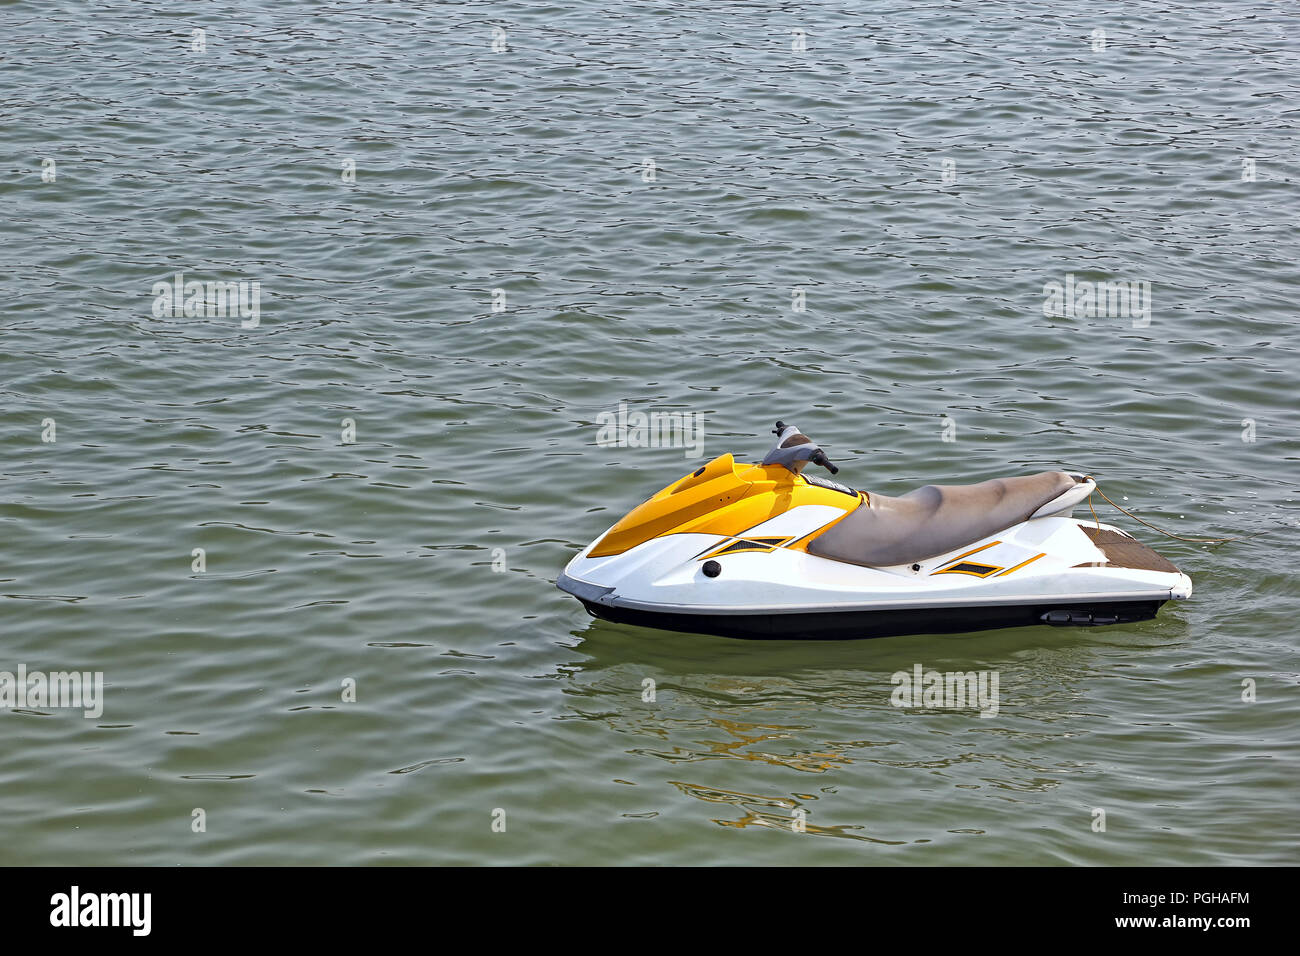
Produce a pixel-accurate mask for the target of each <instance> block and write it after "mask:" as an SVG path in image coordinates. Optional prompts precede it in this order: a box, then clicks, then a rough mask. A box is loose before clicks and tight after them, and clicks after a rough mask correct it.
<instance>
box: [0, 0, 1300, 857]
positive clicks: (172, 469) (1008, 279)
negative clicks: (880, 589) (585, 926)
mask: <svg viewBox="0 0 1300 956" xmlns="http://www.w3.org/2000/svg"><path fill="white" fill-rule="evenodd" d="M494 28H495V29H494ZM195 30H203V31H205V32H204V33H203V34H201V35H196V34H195V33H194V31H195ZM798 31H802V34H800V33H799V32H798ZM1095 31H1102V32H1101V33H1097V32H1095ZM801 36H802V43H803V44H804V45H805V46H806V49H804V50H802V51H799V50H796V49H793V48H792V47H797V46H799V45H800V43H801ZM0 39H3V41H4V42H3V54H2V55H0V94H2V95H0V144H3V147H4V154H5V156H6V162H7V164H8V168H7V171H6V174H5V175H4V176H3V177H0V210H2V211H3V217H2V220H0V221H2V222H3V228H4V231H5V235H4V243H3V246H2V247H0V261H2V262H3V269H2V270H0V283H3V287H4V304H3V310H2V311H0V315H2V316H3V319H2V321H3V341H4V349H3V352H2V354H0V397H2V402H3V404H2V406H0V408H2V411H3V415H2V416H0V448H2V449H3V457H2V458H0V529H3V542H4V546H3V549H2V551H0V635H3V642H4V647H3V656H2V659H0V669H4V670H10V671H12V670H15V669H16V668H17V667H18V666H19V665H23V666H26V667H27V668H28V669H29V670H44V671H53V670H64V669H73V668H75V669H78V670H86V671H97V670H98V671H102V672H103V673H104V679H105V682H106V687H105V698H106V701H105V708H104V712H103V714H102V715H101V716H100V717H98V718H91V719H87V718H84V717H83V716H82V715H81V713H80V712H75V711H68V710H60V709H55V708H49V707H45V708H41V707H27V708H11V709H9V710H7V711H4V712H0V724H2V725H3V733H0V817H2V818H3V821H4V822H3V825H2V832H3V836H4V838H3V839H2V840H0V863H8V864H14V863H61V864H67V863H89V864H107V863H141V864H177V863H180V864H271V863H306V864H356V863H363V864H364V863H401V864H429V863H446V864H479V863H513V864H533V863H619V864H713V863H758V864H770V863H802V864H807V863H831V864H931V865H933V864H945V865H950V864H976V863H1031V864H1066V863H1094V864H1096V863H1104V864H1110V863H1178V864H1190V863H1197V864H1201V863H1203V864H1226V863H1294V862H1296V857H1297V854H1296V844H1297V835H1298V833H1300V826H1297V824H1296V814H1295V806H1296V800H1297V771H1298V769H1300V765H1298V759H1297V758H1298V756H1300V755H1298V753H1297V745H1296V725H1297V720H1298V719H1300V699H1298V695H1297V685H1298V684H1300V676H1298V675H1300V654H1298V653H1297V625H1296V621H1297V619H1298V616H1300V586H1297V583H1296V577H1295V568H1294V555H1295V550H1294V548H1293V544H1292V542H1293V540H1294V534H1295V528H1296V526H1297V525H1296V510H1295V509H1296V499H1297V493H1298V491H1300V487H1298V485H1297V462H1298V461H1300V413H1298V412H1297V378H1298V376H1300V354H1298V352H1297V334H1296V314H1295V311H1296V296H1297V292H1298V291H1300V281H1298V280H1297V266H1296V263H1297V260H1298V259H1300V242H1298V241H1297V238H1296V237H1297V225H1296V223H1297V216H1298V214H1300V201H1297V175H1298V173H1300V171H1298V169H1297V165H1296V157H1297V155H1300V136H1298V135H1297V128H1298V123H1300V117H1298V116H1297V108H1298V107H1297V104H1300V41H1298V40H1297V28H1296V21H1295V18H1294V11H1292V10H1290V9H1288V8H1287V7H1286V5H1284V4H1273V3H1254V2H1231V3H1213V2H1200V3H1179V2H1173V3H1150V2H1136V3H1130V4H1121V5H1114V6H1105V5H1102V6H1099V5H1097V4H1093V3H1047V4H1043V3H1028V2H1012V3H995V2H984V3H968V4H958V3H937V2H936V3H923V4H919V5H903V6H899V5H897V4H884V3H850V2H808V3H804V4H800V5H795V6H790V5H785V4H775V3H722V2H693V3H609V4H597V3H591V2H576V3H565V4H554V5H551V4H545V3H529V4H524V3H516V4H510V3H438V4H425V3H420V4H415V3H410V4H397V3H386V2H373V3H348V2H340V3H331V4H325V5H320V4H314V3H276V4H258V3H252V2H236V3H227V4H218V3H193V4H183V5H177V4H164V3H159V2H154V0H140V2H134V3H126V2H118V3H70V2H55V3H40V4H37V3H32V2H22V3H8V4H5V5H3V6H0ZM200 40H201V41H202V42H199V41H200ZM494 43H495V44H496V46H497V47H498V48H500V47H504V49H499V50H498V51H494ZM198 46H201V47H202V49H196V47H198ZM946 160H947V161H950V162H945V161H946ZM49 161H52V163H53V165H52V166H51V163H50V162H49ZM1248 161H1251V162H1248ZM651 163H653V166H651V165H650V164H651ZM1252 165H1253V170H1254V172H1253V175H1252V174H1251V172H1250V170H1251V167H1252ZM349 169H354V170H355V182H349V181H347V179H348V170H349ZM50 180H52V181H50ZM176 272H183V273H184V274H185V276H186V277H187V278H197V279H202V280H211V281H224V280H240V279H244V280H249V281H254V280H255V281H258V282H260V284H261V286H260V289H261V305H260V314H259V321H258V324H257V325H256V327H252V328H244V327H243V325H244V324H248V323H241V320H240V317H239V316H238V315H235V316H229V315H214V316H207V315H198V316H189V317H187V316H185V315H184V314H178V315H172V314H168V313H167V312H166V311H165V310H164V311H163V314H157V313H155V311H154V309H153V305H154V294H153V292H152V289H153V286H154V283H157V282H161V281H166V280H168V279H169V278H170V277H172V276H173V275H174V274H175V273H176ZM1070 275H1073V276H1074V277H1075V279H1076V280H1077V281H1096V280H1119V281H1125V282H1129V281H1132V282H1140V283H1141V282H1146V283H1149V284H1150V285H1149V287H1150V290H1151V306H1152V307H1151V313H1150V318H1149V322H1146V321H1141V320H1137V319H1134V320H1130V318H1127V317H1104V316H1096V317H1092V316H1086V315H1085V316H1070V317H1064V316H1051V317H1049V316H1046V315H1045V314H1044V309H1043V301H1044V295H1043V289H1044V285H1045V284H1046V283H1050V282H1054V281H1055V282H1062V283H1063V282H1065V281H1066V278H1067V276H1070ZM796 288H798V289H802V290H803V294H804V296H805V302H806V310H805V311H803V312H798V311H795V310H794V304H795V302H794V297H795V291H794V290H795V289H796ZM493 290H502V292H501V293H497V302H498V304H504V306H505V308H504V311H494V292H493ZM620 402H626V403H628V407H629V408H632V409H637V410H643V411H647V412H648V411H661V412H674V411H676V412H689V413H695V414H699V415H700V416H702V419H703V421H704V423H705V431H706V435H705V441H704V447H703V450H702V451H703V455H704V456H705V457H712V456H714V455H717V454H721V453H723V452H727V451H733V452H735V453H736V454H737V455H738V456H740V457H742V458H749V459H752V458H754V457H756V456H759V455H761V454H762V453H763V451H764V450H765V448H766V446H767V442H768V440H769V438H770V436H768V435H767V430H768V429H769V428H770V427H771V423H772V422H773V421H774V420H775V419H776V418H784V419H786V420H793V421H796V422H798V423H799V424H800V425H801V426H802V427H803V428H804V430H806V431H809V432H810V433H812V434H813V435H814V436H815V437H816V438H817V439H818V440H819V441H821V442H822V443H823V444H824V445H825V446H826V447H827V449H828V451H829V453H830V455H831V457H832V458H834V459H836V460H837V461H838V462H839V463H840V464H841V467H842V472H841V479H843V480H847V481H848V483H850V484H852V485H854V486H856V487H861V488H867V489H870V490H877V491H880V492H883V493H886V494H899V493H902V492H904V491H906V490H907V489H909V488H910V487H914V486H916V485H918V484H923V483H926V482H930V481H939V482H956V481H964V480H969V481H977V480H983V479H986V478H990V477H995V476H999V475H1005V474H1014V473H1021V472H1026V471H1037V470H1042V469H1045V468H1055V467H1063V468H1068V469H1070V470H1080V471H1088V472H1090V473H1092V474H1094V475H1096V476H1098V478H1099V480H1100V482H1101V487H1102V488H1103V490H1106V491H1107V493H1108V494H1110V496H1111V497H1112V498H1115V500H1117V501H1120V502H1121V503H1123V504H1125V505H1126V507H1129V508H1131V509H1136V511H1137V513H1138V514H1140V515H1142V516H1143V517H1144V518H1146V519H1148V520H1151V521H1154V522H1155V523H1157V524H1159V525H1161V526H1166V527H1170V528H1172V529H1174V530H1176V531H1178V532H1179V533H1182V534H1185V535H1211V536H1217V535H1233V534H1241V533H1247V532H1252V531H1257V530H1262V529H1264V528H1266V527H1267V528H1273V531H1272V532H1271V533H1270V534H1269V535H1267V536H1264V537H1257V538H1251V539H1248V540H1244V541H1239V542H1235V543H1231V544H1227V545H1216V546H1206V545H1201V544H1193V543H1187V542H1182V541H1176V540H1170V539H1162V538H1160V537H1159V536H1158V535H1156V534H1155V533H1154V532H1151V531H1149V530H1148V529H1145V528H1142V527H1141V526H1139V525H1137V524H1136V523H1135V522H1134V521H1132V520H1131V519H1129V518H1125V517H1123V516H1117V515H1116V514H1115V513H1114V512H1110V511H1109V510H1108V511H1107V512H1106V513H1103V518H1104V519H1105V520H1114V521H1115V523H1117V524H1119V525H1120V526H1121V527H1124V528H1126V529H1128V530H1130V531H1133V532H1135V533H1136V534H1138V536H1139V537H1140V538H1141V539H1142V540H1144V541H1146V542H1147V543H1148V544H1152V545H1154V546H1156V547H1158V548H1159V549H1160V551H1161V553H1163V554H1166V555H1167V556H1168V557H1169V558H1171V559H1172V560H1173V561H1174V562H1175V563H1177V564H1178V565H1179V566H1180V567H1182V568H1183V569H1184V570H1186V571H1187V572H1188V573H1189V574H1190V575H1191V576H1192V578H1193V580H1194V582H1195V586H1196V592H1195V594H1194V596H1193V598H1192V600H1191V601H1189V602H1185V603H1182V604H1179V605H1176V606H1175V605H1169V606H1167V607H1166V608H1165V609H1164V610H1163V611H1162V612H1161V614H1160V615H1159V617H1158V619H1156V620H1154V621H1150V622H1146V623H1142V624H1137V625H1125V626H1116V627H1111V628H1104V629H1093V630H1086V629H1049V628H1025V629H1019V630H1009V631H997V632H987V633H982V634H972V635H959V636H950V637H932V636H924V635H922V636H917V637H908V638H896V639H888V640H878V641H862V642H846V643H771V644H755V643H748V642H738V641H729V640H725V639H721V638H712V637H701V636H695V635H683V634H670V633H660V632H656V631H649V630H642V629H638V628H634V627H629V626H621V625H612V624H607V623H599V622H593V621H592V620H591V619H590V618H588V616H587V615H586V613H585V612H584V611H583V610H582V608H581V606H580V605H579V604H578V603H577V602H576V601H574V600H573V599H571V598H569V597H568V596H566V595H564V594H562V593H560V592H559V591H557V590H556V589H555V588H554V586H553V582H554V579H555V577H556V574H557V573H558V571H559V570H560V568H561V567H563V565H564V563H565V562H566V561H567V560H568V559H569V558H570V556H571V555H572V554H573V553H574V552H575V551H576V550H577V549H578V548H580V547H581V546H582V545H583V544H585V543H586V542H587V541H589V540H590V539H592V538H593V537H595V536H596V535H597V534H598V533H600V532H601V531H602V530H604V528H606V527H607V526H608V525H609V524H610V523H612V522H613V521H614V520H615V519H616V518H617V516H618V515H620V514H621V513H623V512H624V511H626V510H628V509H629V508H630V507H631V506H633V505H634V504H636V503H637V502H638V501H640V500H641V499H642V498H644V497H645V496H646V495H647V494H648V493H650V492H652V491H653V490H655V489H657V488H658V487H661V486H663V485H665V484H667V483H668V482H670V481H672V480H674V479H675V478H677V477H679V476H680V475H681V474H683V473H685V472H686V471H688V470H691V469H693V468H694V467H696V465H697V464H698V460H697V459H689V460H688V456H687V452H686V451H684V450H683V449H682V448H680V447H667V448H633V447H607V446H605V445H602V444H599V443H598V442H597V434H598V427H597V420H598V416H599V415H601V413H603V412H609V411H611V410H613V409H615V408H616V407H617V406H618V404H619V403H620ZM945 415H946V416H948V420H949V421H951V422H952V423H953V427H955V429H956V433H955V438H956V440H955V441H951V442H947V441H943V440H942V429H943V427H944V419H943V417H942V416H945ZM345 420H350V422H351V424H352V425H353V426H354V427H355V441H353V442H347V441H345V440H344V438H345V436H344V429H345V428H346V423H345ZM51 423H52V424H51ZM51 428H52V429H53V434H51V433H50V431H51ZM49 438H53V439H54V440H53V441H49V440H46V439H49ZM1247 439H1253V440H1247ZM1120 496H1127V501H1125V500H1124V498H1123V497H1120ZM194 549H203V552H204V553H205V555H206V569H205V570H195V567H194V562H195V560H196V559H195V557H194ZM497 549H500V550H497ZM494 564H495V566H496V567H495V568H494ZM916 663H920V664H922V665H923V666H925V667H926V668H934V669H938V670H942V671H951V670H971V669H991V670H996V671H998V673H999V674H1000V679H1001V696H1002V704H1001V709H1000V713H999V714H998V716H997V717H996V718H993V719H982V718H980V717H978V716H977V715H976V714H974V713H971V712H937V711H930V712H916V711H907V710H901V709H897V708H894V707H893V706H891V705H890V702H889V697H890V692H891V690H892V689H893V688H892V685H891V684H890V675H891V674H892V673H893V672H895V671H897V670H910V669H911V668H912V666H913V665H914V664H916ZM647 678H649V679H652V680H653V681H654V682H655V686H656V688H657V695H656V699H655V700H654V701H646V700H643V699H642V689H643V686H644V684H643V682H644V681H646V679H647ZM346 681H353V682H355V688H356V700H355V701H354V702H353V701H346V700H344V683H345V682H346ZM1247 681H1250V682H1253V686H1254V688H1255V695H1256V700H1254V701H1253V702H1250V701H1244V700H1243V699H1242V697H1243V692H1244V690H1246V689H1248V687H1249V686H1251V685H1243V682H1247ZM497 808H500V809H501V810H504V811H505V820H506V829H505V832H504V833H502V832H493V829H492V823H493V817H492V812H493V810H494V809H497ZM196 809H202V810H203V811H204V818H205V820H206V830H205V831H204V832H194V822H193V821H194V820H195V810H196ZM1098 809H1101V810H1104V811H1105V814H1106V818H1105V819H1106V829H1105V832H1097V831H1096V830H1095V829H1094V820H1095V819H1096V813H1095V811H1096V810H1098ZM800 810H802V811H803V812H804V814H805V815H806V820H807V832H806V833H797V832H792V828H791V823H792V820H794V819H795V818H796V817H797V816H798V813H797V811H800Z"/></svg>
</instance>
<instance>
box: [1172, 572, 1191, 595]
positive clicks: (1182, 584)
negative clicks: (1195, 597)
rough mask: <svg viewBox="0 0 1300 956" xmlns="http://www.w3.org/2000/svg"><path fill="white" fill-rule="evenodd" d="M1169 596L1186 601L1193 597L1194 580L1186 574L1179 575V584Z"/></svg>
mask: <svg viewBox="0 0 1300 956" xmlns="http://www.w3.org/2000/svg"><path fill="white" fill-rule="evenodd" d="M1169 596H1170V597H1171V598H1176V599H1180V600H1181V599H1184V598H1189V597H1191V596H1192V579H1191V578H1189V577H1188V576H1187V575H1185V574H1179V575H1178V583H1177V584H1175V585H1174V586H1173V587H1172V588H1170V589H1169Z"/></svg>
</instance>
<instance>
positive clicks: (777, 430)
mask: <svg viewBox="0 0 1300 956" xmlns="http://www.w3.org/2000/svg"><path fill="white" fill-rule="evenodd" d="M783 431H785V422H777V423H776V427H775V428H773V429H772V434H773V435H776V436H778V437H779V436H780V434H781V432H783Z"/></svg>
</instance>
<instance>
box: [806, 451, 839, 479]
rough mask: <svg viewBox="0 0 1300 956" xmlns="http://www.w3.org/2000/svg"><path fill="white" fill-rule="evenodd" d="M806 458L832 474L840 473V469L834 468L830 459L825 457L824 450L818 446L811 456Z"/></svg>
mask: <svg viewBox="0 0 1300 956" xmlns="http://www.w3.org/2000/svg"><path fill="white" fill-rule="evenodd" d="M808 460H809V461H811V462H812V463H813V464H814V465H821V466H822V467H823V468H825V469H826V470H827V471H829V472H830V473H831V474H832V475H838V474H839V473H840V470H839V469H838V468H836V467H835V466H834V465H832V464H831V460H830V459H829V458H827V457H826V452H824V451H822V450H821V449H820V448H819V449H817V451H815V452H813V454H812V457H811V458H809V459H808Z"/></svg>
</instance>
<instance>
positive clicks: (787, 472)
mask: <svg viewBox="0 0 1300 956" xmlns="http://www.w3.org/2000/svg"><path fill="white" fill-rule="evenodd" d="M773 431H774V434H776V436H777V439H776V444H775V446H774V447H773V448H772V450H771V451H770V452H769V453H768V454H767V456H766V457H765V458H764V459H763V460H762V461H761V462H760V463H758V464H742V463H739V462H737V461H736V460H735V459H734V458H733V457H732V455H730V454H726V455H722V456H720V457H718V458H715V459H713V460H712V461H710V462H709V463H708V464H706V465H704V466H702V467H700V468H698V469H696V470H695V471H693V472H691V474H689V475H687V476H686V477H684V478H682V479H680V480H678V481H675V482H673V483H672V484H670V485H669V486H668V487H666V488H664V489H663V490H662V491H660V492H658V493H657V494H656V495H654V496H653V497H652V498H650V499H649V500H648V501H646V502H644V503H642V504H640V505H638V506H637V507H636V508H634V509H632V511H630V512H628V514H627V515H626V516H624V517H623V518H622V519H621V520H619V521H618V523H616V524H615V525H614V526H613V527H611V528H610V529H609V530H608V531H606V532H605V533H604V534H602V535H601V536H600V537H599V538H597V539H596V540H595V541H593V542H592V543H591V544H589V545H588V546H587V547H585V548H583V549H582V551H580V552H579V553H578V555H577V556H576V557H574V558H573V560H571V561H570V562H569V563H568V566H567V567H565V569H564V571H563V572H562V573H561V574H560V576H559V579H558V580H557V581H556V585H557V586H558V587H559V588H560V590H562V591H565V592H567V593H569V594H571V595H573V596H574V597H576V598H577V599H578V600H579V601H581V602H582V603H583V605H584V606H585V607H586V608H587V610H588V611H589V612H590V613H591V614H593V615H595V616H596V617H599V618H604V619H607V620H611V621H620V622H625V623H629V624H636V625H643V626H646V627H654V628H663V629H668V630H674V631H687V632H691V633H701V634H716V635H723V636H727V637H743V638H778V639H838V638H861V637H887V636H893V635H900V634H916V633H930V634H934V633H959V632H966V631H977V630H984V629H988V628H1002V627H1016V626H1022V625H1034V624H1051V625H1067V626H1068V625H1103V624H1118V623H1128V622H1132V621H1143V620H1147V619H1150V618H1153V617H1155V615H1156V612H1157V611H1158V610H1159V609H1160V607H1161V605H1163V604H1164V603H1165V602H1166V601H1169V600H1176V599H1184V598H1187V597H1189V596H1190V595H1191V593H1192V582H1191V579H1190V578H1188V576H1187V575H1186V574H1184V573H1182V572H1181V571H1179V570H1178V568H1176V567H1175V566H1174V565H1173V564H1171V563H1170V562H1169V561H1167V560H1166V559H1165V558H1163V557H1161V556H1160V555H1158V554H1156V553H1155V552H1154V551H1152V550H1151V549H1150V548H1148V547H1146V546H1145V545H1144V544H1142V543H1141V542H1139V541H1137V540H1136V539H1135V538H1134V537H1133V536H1132V535H1130V534H1128V533H1127V532H1125V531H1123V530H1121V529H1119V528H1116V527H1112V526H1111V525H1106V524H1102V523H1101V522H1099V521H1097V520H1096V516H1095V513H1094V514H1093V517H1092V520H1091V521H1081V520H1077V519H1075V518H1073V517H1071V514H1072V512H1073V510H1074V508H1075V506H1076V505H1078V504H1079V503H1080V502H1082V501H1084V500H1085V499H1087V498H1089V496H1090V495H1091V494H1092V492H1093V491H1094V490H1095V489H1096V483H1095V482H1094V480H1093V479H1092V478H1091V477H1089V476H1086V475H1077V474H1069V473H1066V472H1064V471H1045V472H1041V473H1039V474H1034V475H1023V476H1016V477H1010V478H1000V479H994V480H992V481H984V482H981V483H979V484H972V485H926V486H924V487H922V488H918V489H916V490H915V491H911V492H909V493H907V494H904V495H902V496H900V497H897V498H891V497H888V496H886V495H881V494H876V493H874V492H871V493H869V492H866V491H856V490H854V489H852V488H849V487H847V486H845V485H843V484H840V483H839V482H836V481H831V480H829V479H826V478H822V477H820V476H817V475H811V474H805V470H806V469H807V467H808V466H809V465H817V466H819V467H822V468H825V469H826V470H828V471H829V472H830V473H831V474H832V475H834V474H837V473H838V472H839V469H838V468H837V467H836V466H835V465H834V464H832V463H831V461H830V459H829V458H827V456H826V453H825V452H824V451H823V450H822V448H821V446H820V445H818V444H817V443H816V442H814V441H813V440H812V439H810V438H808V437H807V436H806V435H804V434H803V433H802V432H801V431H800V430H799V429H798V428H796V427H795V426H793V425H786V424H785V423H784V422H777V423H776V428H775V429H774V430H773Z"/></svg>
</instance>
